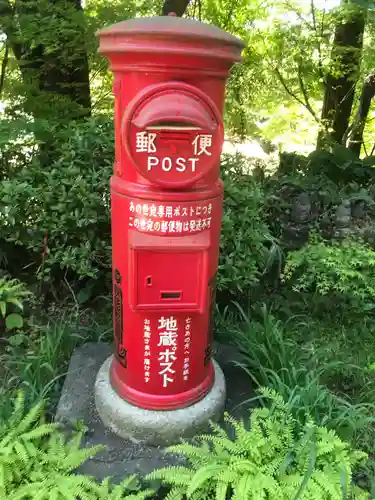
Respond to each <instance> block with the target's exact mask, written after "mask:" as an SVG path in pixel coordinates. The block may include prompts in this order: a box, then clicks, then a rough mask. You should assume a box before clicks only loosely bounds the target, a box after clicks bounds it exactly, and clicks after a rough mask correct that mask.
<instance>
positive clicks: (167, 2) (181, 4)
mask: <svg viewBox="0 0 375 500" xmlns="http://www.w3.org/2000/svg"><path fill="white" fill-rule="evenodd" d="M189 2H190V0H164V4H163V9H162V16H167V15H168V14H169V13H171V12H174V13H175V14H176V15H177V16H178V17H182V16H183V15H184V13H185V10H186V7H187V6H188V5H189Z"/></svg>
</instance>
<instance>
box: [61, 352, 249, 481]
mask: <svg viewBox="0 0 375 500" xmlns="http://www.w3.org/2000/svg"><path fill="white" fill-rule="evenodd" d="M112 352H113V351H112V346H110V345H108V344H103V343H94V342H91V343H87V344H85V345H84V346H82V347H79V348H77V349H75V350H74V352H73V355H72V358H71V360H70V364H69V369H68V373H67V376H66V379H65V382H64V386H63V389H62V393H61V397H60V401H59V404H58V408H57V412H56V421H58V422H61V423H62V424H64V425H65V426H66V427H67V428H73V427H74V426H75V423H77V422H81V423H84V424H85V426H86V427H87V432H86V435H85V437H84V441H83V445H84V446H93V445H97V444H103V445H105V447H106V449H105V450H104V451H103V452H101V453H98V454H97V455H96V456H95V457H93V458H92V459H89V460H88V461H87V462H86V463H84V464H83V465H82V466H81V467H80V472H81V473H84V474H89V475H91V476H94V477H96V478H97V479H98V480H99V481H101V480H102V479H104V478H105V477H107V476H111V477H112V478H113V481H114V482H116V483H117V482H119V481H121V480H122V479H123V478H124V477H125V476H128V475H130V474H139V475H145V474H148V473H149V472H151V471H152V470H154V469H156V468H160V467H166V466H170V465H175V464H177V463H182V462H183V459H181V457H177V456H175V455H172V454H170V453H165V452H164V448H162V447H159V446H150V445H145V444H142V443H134V442H132V441H130V440H126V439H122V438H120V437H118V436H117V435H116V434H113V433H112V432H111V431H109V430H108V429H106V428H105V427H104V425H103V423H102V421H101V419H100V417H99V415H98V413H97V411H96V408H95V402H94V384H95V379H96V375H97V373H98V371H99V369H100V367H101V365H102V364H103V363H104V361H105V360H106V359H107V358H108V357H109V356H110V355H111V353H112ZM213 357H214V358H215V359H216V361H217V362H218V363H219V364H220V367H221V368H222V370H223V372H224V375H225V379H226V386H227V401H226V407H225V409H226V411H228V412H229V413H230V414H231V415H233V416H234V417H236V418H245V419H247V418H248V417H249V413H250V409H251V407H254V406H255V404H254V403H252V404H251V403H246V404H243V405H241V403H243V402H244V401H246V400H248V399H249V398H252V397H253V396H254V391H253V389H252V387H251V380H250V378H249V377H248V375H247V374H246V373H245V371H244V370H242V369H241V368H240V367H238V366H235V362H236V361H239V362H240V361H241V356H240V354H239V353H238V352H237V351H236V350H235V349H233V348H232V347H230V346H227V345H222V344H216V345H215V346H214V350H213ZM239 405H240V406H239ZM228 430H230V429H228Z"/></svg>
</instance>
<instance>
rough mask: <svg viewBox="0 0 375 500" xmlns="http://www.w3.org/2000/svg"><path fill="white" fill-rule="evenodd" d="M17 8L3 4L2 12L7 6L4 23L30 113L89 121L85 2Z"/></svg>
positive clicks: (24, 1) (24, 3) (50, 0)
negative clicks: (49, 27) (83, 3)
mask: <svg viewBox="0 0 375 500" xmlns="http://www.w3.org/2000/svg"><path fill="white" fill-rule="evenodd" d="M14 5H15V6H14V8H13V7H11V5H10V4H9V3H5V2H4V1H3V2H1V6H2V9H0V10H2V11H3V12H4V7H6V9H7V14H8V15H7V19H4V21H0V23H2V22H4V31H5V33H6V35H7V38H8V40H9V44H10V46H11V48H12V50H13V53H14V55H15V57H16V59H17V62H18V65H19V69H20V72H21V75H22V79H23V82H24V84H25V98H26V99H25V111H26V112H28V113H31V114H32V115H33V116H34V118H36V119H38V118H43V119H48V120H52V121H56V122H58V121H59V120H68V121H69V120H72V119H77V118H80V117H85V116H89V115H90V113H91V100H90V84H89V65H88V58H87V52H86V47H85V43H84V40H85V32H84V18H83V10H82V6H81V0H45V1H35V0H34V1H31V2H30V1H29V0H18V1H17V2H16V3H15V4H14ZM0 14H1V12H0ZM39 19H41V21H40V27H39V32H38V20H39ZM49 22H51V26H52V29H51V32H50V33H48V32H47V28H48V24H49ZM57 24H59V25H60V26H59V29H56V26H57ZM25 27H26V28H25ZM29 27H30V28H29ZM28 29H29V30H28ZM35 41H36V42H37V43H35ZM38 41H39V42H40V43H38Z"/></svg>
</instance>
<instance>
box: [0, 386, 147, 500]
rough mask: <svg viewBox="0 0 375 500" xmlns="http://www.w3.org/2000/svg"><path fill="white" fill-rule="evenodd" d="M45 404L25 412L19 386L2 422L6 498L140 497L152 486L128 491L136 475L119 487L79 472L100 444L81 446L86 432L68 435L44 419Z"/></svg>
mask: <svg viewBox="0 0 375 500" xmlns="http://www.w3.org/2000/svg"><path fill="white" fill-rule="evenodd" d="M42 409H43V406H42V404H41V403H40V404H38V405H36V406H34V407H33V408H32V409H31V410H30V411H29V412H28V413H27V414H25V412H24V399H23V394H22V393H21V392H19V393H18V396H17V398H16V401H15V405H14V411H13V414H12V416H11V417H10V419H9V420H8V421H2V422H0V495H1V498H4V499H7V500H32V499H33V500H34V499H37V498H38V500H52V499H54V500H76V499H77V498H82V499H85V500H100V499H103V500H104V499H105V500H120V499H122V498H127V499H133V500H136V499H138V500H142V499H144V498H147V497H148V496H150V494H151V493H152V492H150V491H144V492H139V493H137V494H134V495H132V494H130V495H127V490H128V491H129V488H130V487H131V486H132V483H134V480H135V478H134V477H133V476H132V477H129V478H127V479H125V481H124V482H123V483H122V484H121V485H118V486H116V487H113V486H112V485H111V484H110V482H109V479H106V480H104V481H103V482H102V483H101V484H98V483H97V482H96V481H95V479H94V478H92V477H90V476H85V475H82V474H78V473H76V470H77V468H78V467H79V466H80V465H81V464H82V463H83V462H85V461H86V460H87V459H88V458H90V457H92V456H94V455H95V454H96V453H98V452H99V451H100V450H102V446H93V447H91V448H81V441H82V432H77V433H76V434H75V435H74V436H73V437H71V438H70V439H67V438H65V436H64V434H63V433H62V432H60V430H59V427H58V425H56V424H50V423H45V422H44V419H43V414H42Z"/></svg>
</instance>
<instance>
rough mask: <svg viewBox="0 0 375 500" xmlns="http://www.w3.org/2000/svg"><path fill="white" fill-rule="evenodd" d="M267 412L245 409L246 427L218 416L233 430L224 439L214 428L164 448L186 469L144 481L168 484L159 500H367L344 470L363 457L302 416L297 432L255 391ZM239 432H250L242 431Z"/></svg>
mask: <svg viewBox="0 0 375 500" xmlns="http://www.w3.org/2000/svg"><path fill="white" fill-rule="evenodd" d="M262 394H263V396H264V397H266V398H268V399H270V403H271V408H261V409H259V408H258V409H255V410H253V412H252V414H251V418H250V422H249V425H245V424H244V423H243V422H238V421H236V420H235V419H233V418H231V417H230V416H228V415H226V421H227V423H229V424H231V425H232V427H233V428H234V430H235V439H234V440H233V441H232V440H231V439H230V438H229V437H228V435H227V433H226V432H225V431H224V430H223V429H221V428H220V427H219V426H217V425H214V424H213V425H212V427H213V431H214V435H203V436H200V437H199V438H198V440H199V441H201V445H200V446H195V445H191V444H187V443H183V444H180V445H175V446H171V447H169V448H168V451H169V452H172V453H180V454H182V455H183V456H184V457H186V458H187V460H188V462H189V465H190V467H169V468H164V469H159V470H156V471H154V472H152V473H151V474H150V475H149V476H148V478H149V479H152V480H155V479H158V480H162V481H164V482H166V483H167V484H169V485H171V486H172V490H171V492H170V493H169V495H168V496H167V497H166V500H171V499H174V500H183V499H184V498H188V499H196V500H198V499H203V498H216V499H217V500H226V499H229V498H233V499H238V500H243V499H245V498H246V499H249V500H250V499H254V500H259V499H261V498H264V499H266V498H267V499H269V500H280V499H285V500H291V499H297V498H298V499H300V500H313V499H316V500H342V498H347V499H349V498H350V499H353V500H354V499H358V500H359V499H368V498H369V495H368V494H367V493H366V492H365V491H363V490H361V489H360V488H358V487H356V486H353V484H352V470H353V467H355V466H356V465H357V464H359V463H360V462H362V461H363V460H364V459H365V458H366V457H367V455H366V454H365V453H363V452H361V451H357V450H352V449H351V447H350V446H349V445H348V444H347V443H345V442H343V441H341V440H340V438H338V437H337V435H336V434H335V432H334V431H332V430H331V431H329V430H327V429H326V428H324V427H319V426H317V425H316V424H315V423H314V422H313V420H312V419H311V418H308V419H307V421H306V423H305V424H304V426H303V428H302V429H301V430H300V431H299V430H298V427H297V428H296V422H295V419H294V417H293V415H292V412H291V411H290V409H289V407H288V405H287V404H286V403H285V402H284V401H283V398H282V397H281V396H280V395H277V393H276V392H275V391H272V390H267V389H263V390H262ZM247 427H250V429H249V430H248V429H247Z"/></svg>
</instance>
